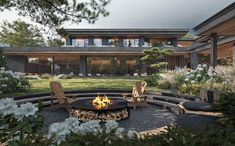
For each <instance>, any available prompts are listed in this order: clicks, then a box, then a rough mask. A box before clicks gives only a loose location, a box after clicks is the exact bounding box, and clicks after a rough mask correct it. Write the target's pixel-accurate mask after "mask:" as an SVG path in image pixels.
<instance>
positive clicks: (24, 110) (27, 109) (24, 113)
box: [13, 102, 38, 121]
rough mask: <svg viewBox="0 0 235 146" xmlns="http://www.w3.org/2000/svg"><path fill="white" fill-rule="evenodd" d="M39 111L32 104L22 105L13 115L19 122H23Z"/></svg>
mask: <svg viewBox="0 0 235 146" xmlns="http://www.w3.org/2000/svg"><path fill="white" fill-rule="evenodd" d="M37 111H38V108H37V107H35V106H34V105H33V104H32V103H29V102H27V103H25V104H21V105H20V107H19V108H15V109H14V111H13V113H14V116H15V118H16V119H18V121H21V120H22V119H23V118H24V117H28V116H33V115H35V113H36V112H37Z"/></svg>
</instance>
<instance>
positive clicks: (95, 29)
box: [64, 28, 189, 32]
mask: <svg viewBox="0 0 235 146" xmlns="http://www.w3.org/2000/svg"><path fill="white" fill-rule="evenodd" d="M64 30H65V31H67V32H68V31H69V32H71V31H75V32H86V31H87V32H102V31H103V32H112V31H114V32H121V31H124V32H133V31H140V32H145V31H147V32H148V31H157V32H161V31H173V32H174V31H176V32H177V31H178V32H188V31H189V29H185V28H164V29H158V28H91V29H88V28H84V29H64Z"/></svg>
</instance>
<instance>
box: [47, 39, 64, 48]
mask: <svg viewBox="0 0 235 146" xmlns="http://www.w3.org/2000/svg"><path fill="white" fill-rule="evenodd" d="M47 44H48V46H49V47H61V46H63V45H64V42H63V41H62V40H61V39H49V40H48V41H47Z"/></svg>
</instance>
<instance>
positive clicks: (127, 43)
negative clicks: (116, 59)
mask: <svg viewBox="0 0 235 146" xmlns="http://www.w3.org/2000/svg"><path fill="white" fill-rule="evenodd" d="M123 45H124V47H139V39H123Z"/></svg>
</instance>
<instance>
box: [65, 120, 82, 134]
mask: <svg viewBox="0 0 235 146" xmlns="http://www.w3.org/2000/svg"><path fill="white" fill-rule="evenodd" d="M64 123H65V124H67V125H68V127H69V130H70V131H72V132H74V133H75V129H76V128H78V127H79V124H80V123H79V121H78V119H77V118H74V117H70V118H68V119H66V120H65V121H64Z"/></svg>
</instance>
